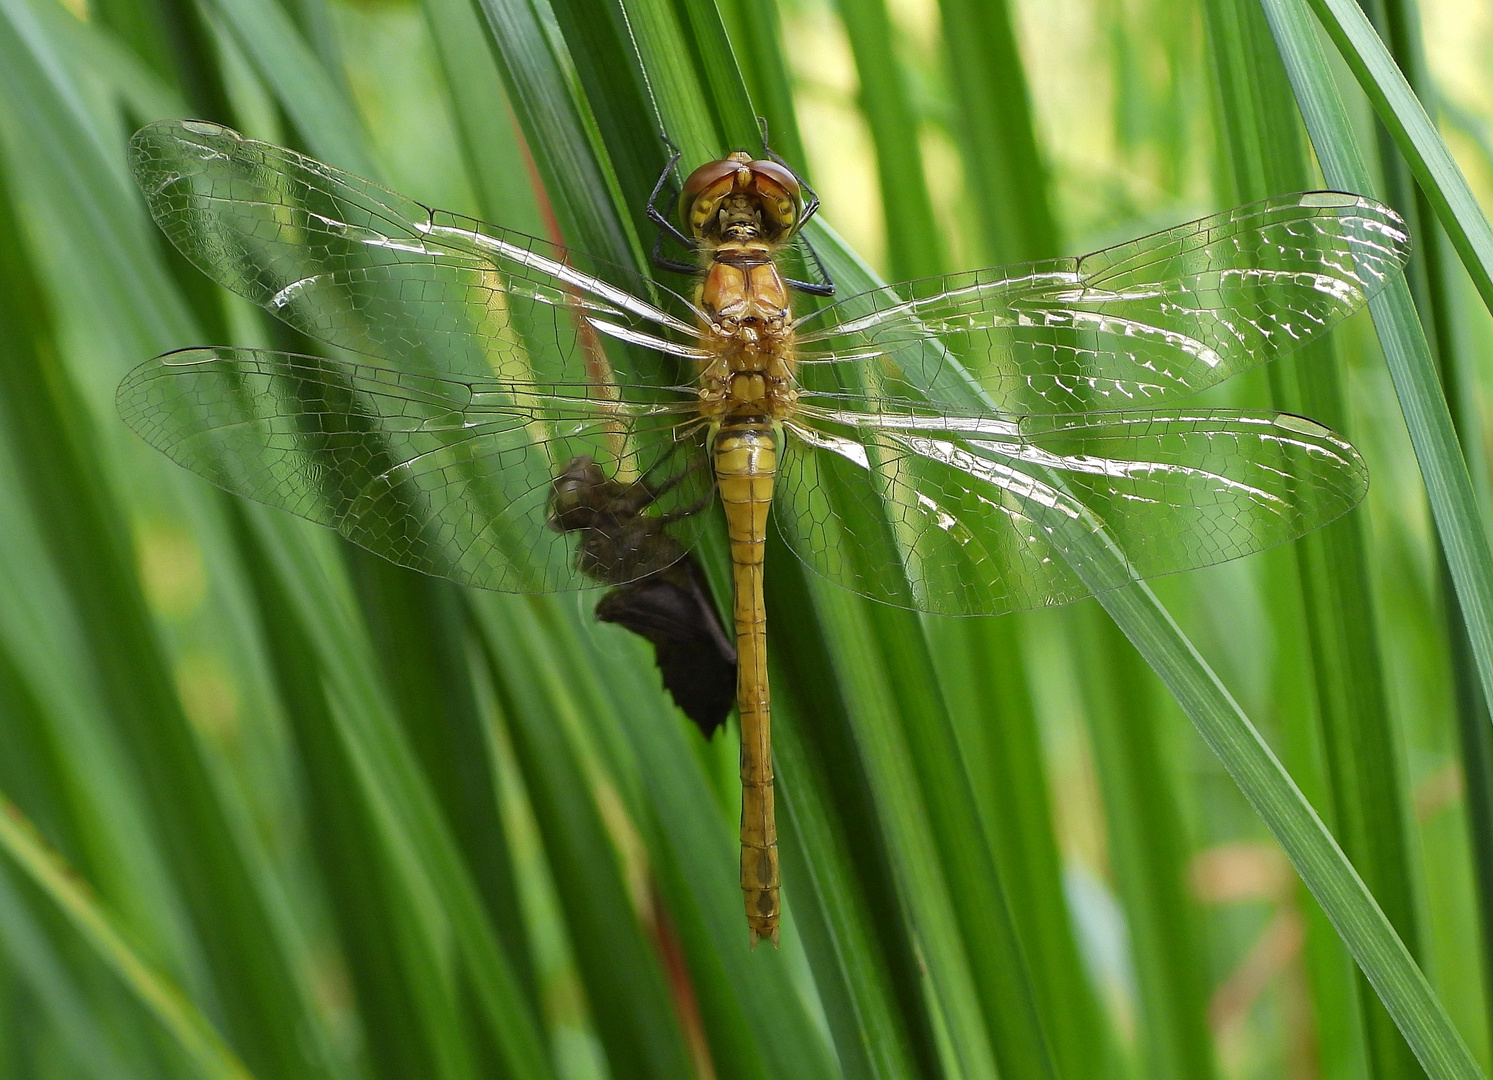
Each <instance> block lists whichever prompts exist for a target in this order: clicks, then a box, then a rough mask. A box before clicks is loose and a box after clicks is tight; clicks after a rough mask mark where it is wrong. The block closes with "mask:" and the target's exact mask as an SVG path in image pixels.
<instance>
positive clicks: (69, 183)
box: [0, 13, 322, 1077]
mask: <svg viewBox="0 0 1493 1080" xmlns="http://www.w3.org/2000/svg"><path fill="white" fill-rule="evenodd" d="M15 29H16V24H15V23H13V22H10V21H6V20H5V19H4V18H3V13H0V70H3V71H4V72H5V74H4V75H3V76H0V79H3V80H4V84H5V85H4V95H5V98H6V101H7V105H8V107H9V108H11V109H16V110H18V111H19V110H20V109H22V108H24V109H25V110H26V111H25V112H22V113H21V115H22V116H24V117H26V120H27V122H28V124H29V125H30V126H29V127H28V128H21V126H20V125H19V124H17V123H16V121H15V113H12V114H11V116H10V117H8V118H7V122H6V125H5V127H6V130H7V136H8V137H9V138H17V139H19V138H20V137H21V133H22V132H23V131H24V133H25V135H26V136H28V137H29V138H31V139H34V140H36V142H35V143H32V145H33V146H35V145H38V144H39V145H40V146H41V147H43V148H44V150H43V152H42V153H40V154H33V155H32V156H30V157H29V158H28V160H27V167H28V168H30V169H37V170H52V172H51V175H50V176H49V177H48V179H49V181H51V182H52V183H53V184H54V188H53V190H56V191H59V192H67V193H69V194H71V193H73V192H74V191H76V190H77V186H78V185H79V184H84V185H87V184H94V185H97V186H98V187H102V188H104V190H106V191H107V190H108V189H109V186H110V182H109V181H107V180H106V181H104V183H102V184H99V180H100V178H101V177H108V176H109V175H110V174H109V171H108V167H107V166H106V165H102V164H101V163H100V162H99V160H98V153H99V151H98V145H97V143H96V142H95V140H94V138H93V135H92V132H91V131H88V130H86V129H81V130H80V123H79V121H80V119H81V118H80V117H79V116H78V115H77V113H75V112H70V111H69V110H68V108H67V105H66V104H65V103H64V101H65V98H62V99H60V97H61V95H54V92H55V91H56V90H58V89H59V88H58V87H57V86H56V85H55V84H53V83H49V82H48V80H47V79H46V78H45V77H44V76H43V75H42V74H41V72H40V71H39V70H38V69H37V68H36V67H35V66H34V65H35V60H36V58H35V56H34V54H31V53H27V52H25V51H23V48H22V39H21V38H20V37H19V35H17V34H16V33H15V32H14V31H15ZM64 93H65V91H64ZM6 149H7V151H8V152H9V153H10V155H11V158H12V161H14V160H15V151H16V147H15V146H14V145H11V146H8V147H7V148H6ZM54 154H55V155H56V156H53V155H54ZM59 158H61V161H59ZM63 162H66V164H63ZM88 170H92V173H91V175H90V174H89V173H88ZM75 173H82V174H84V175H85V176H86V177H87V179H85V180H82V181H77V180H74V179H73V174H75ZM54 176H55V177H56V178H57V179H55V180H53V179H52V177H54ZM95 190H97V187H96V188H95ZM116 190H117V189H116ZM88 194H89V195H92V194H94V191H90V192H88ZM4 202H5V203H6V210H5V215H4V219H3V220H0V232H3V233H4V234H5V235H6V240H5V242H4V250H6V251H7V252H9V253H12V257H11V258H9V259H7V260H6V261H5V262H4V263H3V264H0V273H3V274H4V275H5V279H6V280H5V286H4V296H3V298H0V321H3V322H4V323H5V324H6V325H7V330H6V333H5V334H4V335H0V337H3V338H4V340H5V341H6V342H7V343H8V345H9V347H10V348H11V349H12V350H13V352H12V355H11V356H10V357H9V358H8V359H7V361H6V363H5V364H3V365H0V376H3V381H4V383H5V393H4V399H5V403H6V407H7V409H8V410H9V411H8V413H7V414H6V417H5V419H6V423H5V432H6V435H7V436H8V438H9V440H10V443H11V447H12V451H13V453H14V454H15V457H16V460H17V461H18V462H20V463H21V464H22V467H23V469H24V470H25V471H26V484H27V486H28V488H29V495H30V502H31V510H32V513H33V514H34V515H35V516H36V519H37V522H38V524H39V527H40V530H41V532H42V533H43V535H44V536H45V537H46V540H47V542H48V544H49V547H50V549H51V556H52V559H53V560H54V564H55V565H56V566H57V567H58V569H59V572H60V576H61V577H62V580H63V581H64V582H65V583H66V586H67V590H68V597H69V603H70V605H71V606H72V610H73V612H74V613H75V616H76V618H77V619H78V623H79V625H80V627H81V628H82V631H83V634H84V637H83V640H84V641H86V642H87V643H88V645H87V648H88V650H89V652H90V654H91V660H92V665H93V670H94V677H96V678H97V679H98V680H99V683H100V686H101V688H102V693H103V695H104V696H105V697H106V699H107V700H108V701H109V703H110V715H109V719H110V720H111V721H112V722H113V723H114V724H115V725H117V731H118V734H119V737H120V740H121V742H122V744H123V745H124V746H126V747H127V748H128V750H129V752H130V754H131V760H130V765H131V767H132V769H133V770H134V771H135V772H136V774H137V775H138V776H139V777H140V779H141V782H142V784H143V786H144V790H145V793H146V796H147V799H148V802H149V805H150V807H151V813H152V815H153V827H154V829H155V830H156V831H157V834H158V839H159V841H160V843H161V846H162V849H163V851H164V852H165V854H166V857H167V859H168V861H169V864H170V867H171V875H172V879H173V885H174V887H175V889H177V890H179V893H180V896H181V898H182V900H183V902H184V903H185V905H186V906H187V909H188V911H189V912H190V917H191V921H192V924H193V928H194V929H195V931H196V935H197V942H198V943H199V945H200V947H201V948H202V950H203V953H204V955H205V956H206V957H207V959H208V962H209V965H210V971H211V973H212V975H211V985H213V987H214V992H215V993H216V994H217V995H218V996H219V1000H220V1001H221V1002H222V1004H223V1007H224V1012H225V1020H226V1022H225V1024H224V1026H225V1029H226V1030H227V1032H228V1037H229V1038H230V1039H232V1040H234V1042H235V1044H236V1045H237V1046H238V1048H239V1050H240V1052H242V1053H243V1054H244V1055H245V1057H246V1058H247V1059H248V1060H249V1061H250V1062H251V1064H252V1065H253V1066H254V1067H255V1068H257V1069H259V1070H261V1071H264V1070H266V1069H268V1070H272V1071H277V1072H278V1073H280V1074H281V1075H284V1076H287V1077H293V1076H317V1075H321V1074H322V1069H321V1068H320V1066H319V1064H317V1063H316V1062H315V1061H314V1059H313V1057H312V1056H311V1055H310V1054H308V1053H307V1049H308V1048H307V1044H306V1042H303V1038H304V1037H306V1036H309V1037H310V1038H311V1039H313V1040H314V1039H315V1038H317V1037H318V1036H319V1035H320V1034H321V1032H320V1031H319V1029H318V1028H317V1026H316V1025H315V1024H314V1023H309V1024H308V1023H307V1020H306V1017H307V1013H308V1011H309V1010H308V1005H309V1003H308V1001H307V997H306V988H305V987H304V985H303V984H302V983H301V982H300V980H299V979H298V977H297V973H296V972H295V970H294V966H293V962H292V960H291V957H290V955H289V948H290V943H289V942H288V941H287V940H286V939H285V937H284V936H283V934H282V932H281V931H282V929H283V927H282V926H281V925H279V924H277V918H276V914H275V912H274V911H273V905H274V902H275V901H274V892H275V886H274V883H273V881H272V879H271V875H270V873H269V870H268V867H267V866H266V865H265V864H264V862H263V861H262V860H261V858H260V857H259V854H258V852H257V851H256V850H255V848H254V846H253V845H252V844H247V843H245V842H244V840H243V838H242V837H241V836H240V835H239V834H238V833H237V832H236V826H237V822H236V820H235V810H234V809H233V808H232V806H231V805H230V802H229V799H228V797H226V796H225V794H224V793H223V792H221V791H220V789H219V788H218V786H217V784H216V780H215V777H214V776H213V773H212V770H211V768H210V766H209V763H208V761H207V760H206V759H205V756H204V754H203V749H202V747H201V745H200V744H199V742H198V737H197V734H196V732H194V731H193V729H192V727H191V726H190V725H189V722H188V719H187V717H186V715H185V713H184V711H183V710H182V707H181V704H180V701H179V700H178V697H177V693H176V688H175V686H174V685H173V679H172V676H171V672H170V667H169V665H168V662H167V658H166V656H165V655H164V652H163V650H162V648H161V645H160V642H159V639H158V637H157V634H156V628H155V626H154V625H153V623H152V620H151V616H150V614H149V612H148V610H147V608H146V604H145V599H144V596H143V594H142V592H141V587H140V583H139V580H138V578H137V576H136V573H135V569H134V566H133V558H132V552H131V550H130V545H129V541H128V539H127V538H128V535H129V530H128V526H127V524H126V522H125V519H124V518H123V514H122V511H121V507H120V505H119V503H118V502H117V500H116V495H115V493H114V492H113V491H112V490H110V488H109V486H108V480H107V477H108V476H109V472H108V468H107V466H106V463H105V459H104V457H103V456H102V454H101V451H100V446H99V438H98V435H97V433H96V432H95V431H94V430H93V428H92V421H91V418H90V417H89V416H88V414H87V413H86V411H85V409H84V407H83V405H82V402H81V400H80V398H79V396H78V390H77V388H76V387H75V386H74V385H73V384H72V383H71V373H70V372H68V371H67V370H66V369H64V368H62V367H61V366H60V365H58V364H56V363H48V364H43V363H41V361H40V357H41V356H43V355H48V354H50V353H51V350H52V349H53V348H54V346H53V344H52V342H51V331H50V329H49V328H48V326H47V325H46V318H47V316H46V312H47V308H48V303H47V301H45V300H44V299H43V298H42V295H41V292H40V287H39V285H38V283H36V282H35V280H34V279H31V278H30V271H29V269H28V268H27V267H26V266H24V265H23V263H22V261H21V259H20V258H19V257H18V256H19V254H20V253H22V252H24V251H25V247H24V246H23V245H24V244H25V241H24V240H23V239H22V237H21V235H20V234H19V230H18V228H17V226H16V224H15V223H14V222H13V221H12V220H11V219H10V216H9V200H8V199H6V200H4ZM81 224H82V223H81V222H80V227H81ZM90 224H92V223H91V222H90ZM94 243H102V244H104V245H105V246H106V249H108V246H109V245H112V250H110V254H114V255H118V254H120V253H121V252H122V250H125V249H126V248H127V244H128V241H127V240H126V239H125V238H124V237H122V236H121V235H120V230H119V229H118V228H117V226H116V223H114V222H110V223H109V224H108V225H106V226H105V227H104V228H103V229H102V230H101V231H100V235H97V236H90V237H88V238H87V240H86V241H84V244H83V247H84V249H86V248H87V247H88V246H89V245H91V244H94ZM128 276H129V275H128V274H126V273H121V274H120V277H121V278H122V279H123V278H127V277H128ZM43 448H45V449H43Z"/></svg>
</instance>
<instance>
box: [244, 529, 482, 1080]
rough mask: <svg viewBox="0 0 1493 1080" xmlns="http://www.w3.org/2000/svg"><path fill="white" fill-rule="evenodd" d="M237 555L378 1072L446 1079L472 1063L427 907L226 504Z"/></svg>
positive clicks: (284, 602)
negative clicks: (404, 873) (389, 843)
mask: <svg viewBox="0 0 1493 1080" xmlns="http://www.w3.org/2000/svg"><path fill="white" fill-rule="evenodd" d="M229 514H230V516H231V518H232V520H233V522H234V524H235V529H234V533H235V538H236V540H237V541H238V546H239V551H240V558H241V559H242V561H243V569H244V572H245V576H246V578H247V579H248V581H249V582H250V583H251V587H252V589H253V600H254V604H255V608H256V613H257V614H258V617H259V622H260V625H261V628H262V629H263V632H264V638H265V649H266V652H267V653H268V656H269V661H270V669H271V673H272V677H273V678H274V680H275V683H276V690H277V691H278V694H279V697H280V700H281V702H282V703H283V707H284V708H285V710H286V713H287V715H288V717H289V720H290V729H291V735H292V739H293V742H294V746H295V749H296V752H297V753H298V755H299V759H300V765H301V768H302V770H303V771H304V774H305V777H306V785H305V786H306V798H307V809H308V811H309V813H310V816H311V820H313V821H315V822H316V824H317V827H316V829H315V831H314V832H313V834H312V837H311V841H312V845H313V850H314V852H315V855H316V858H317V862H318V864H319V868H320V871H321V884H322V887H323V888H324V889H325V890H326V896H327V902H328V906H329V908H330V909H331V914H332V916H333V921H334V924H335V927H336V934H337V939H338V943H339V944H340V945H341V946H342V953H343V956H344V957H345V959H346V963H347V967H348V977H349V980H350V982H351V989H352V994H353V999H354V1004H355V1007H356V1009H357V1015H358V1019H359V1021H360V1023H361V1028H362V1032H363V1038H364V1040H365V1045H366V1054H365V1058H366V1068H367V1069H368V1071H369V1072H370V1073H371V1074H373V1075H375V1076H379V1077H386V1078H388V1080H397V1078H398V1077H403V1076H440V1077H453V1076H460V1075H463V1070H464V1069H465V1070H466V1071H468V1072H469V1071H470V1068H471V1056H472V1051H471V1047H470V1045H469V1040H468V1037H467V1033H466V1031H465V1030H464V1027H463V1025H462V1019H463V1017H462V1010H461V1008H460V1007H459V1006H460V1000H459V998H458V997H457V995H456V992H455V991H456V986H455V983H456V980H455V979H453V978H451V976H450V972H449V965H447V964H446V963H444V962H442V960H441V953H442V951H443V950H442V943H441V933H442V931H443V929H444V927H443V926H442V925H441V924H440V922H439V921H438V920H432V919H430V918H428V917H425V916H426V914H427V913H426V912H423V911H422V910H421V908H420V905H419V904H418V903H417V902H415V901H414V900H413V898H412V897H411V895H410V894H411V892H413V890H412V889H411V888H409V887H408V886H407V885H406V884H405V882H404V881H402V880H401V876H400V873H399V863H398V859H397V858H393V857H391V856H390V855H389V854H388V853H387V851H386V849H385V844H384V838H383V836H382V835H381V833H380V828H379V821H378V817H379V815H378V813H377V811H376V809H375V808H374V807H373V806H372V805H371V803H370V800H369V795H368V790H367V788H366V787H365V786H364V785H363V784H362V783H360V780H359V776H358V770H357V765H356V762H355V761H354V760H353V758H352V756H351V754H350V753H349V750H348V747H347V746H346V744H345V743H344V741H343V740H342V738H341V736H340V734H339V732H338V729H337V721H336V717H335V715H334V703H333V701H331V700H330V699H329V697H328V694H327V692H326V689H325V687H324V683H323V679H324V676H325V674H326V672H325V671H324V667H323V663H322V661H321V658H320V657H319V655H318V651H317V648H316V644H315V641H314V639H313V638H312V636H311V634H310V633H309V632H308V630H307V628H306V626H305V625H304V623H303V622H302V619H301V616H300V613H299V612H298V611H297V610H296V609H295V606H294V604H293V603H292V602H291V600H290V597H289V595H288V594H287V590H288V589H293V588H294V585H293V584H292V583H291V582H290V581H288V580H285V579H282V575H281V574H280V572H279V570H278V569H277V567H276V566H275V564H274V562H273V560H272V559H271V557H270V555H269V553H268V552H267V551H266V550H265V548H264V546H263V545H262V544H261V543H260V541H259V538H258V536H257V535H256V533H255V530H254V529H253V527H252V526H251V525H250V523H249V521H248V516H247V514H246V513H245V512H244V509H243V507H242V506H240V505H239V504H237V503H232V504H231V505H230V507H229Z"/></svg>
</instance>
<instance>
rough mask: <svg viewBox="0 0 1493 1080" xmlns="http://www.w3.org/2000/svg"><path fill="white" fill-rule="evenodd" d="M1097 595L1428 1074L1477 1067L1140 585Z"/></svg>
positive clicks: (1245, 728) (1442, 1079) (1256, 743)
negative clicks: (1261, 825) (1271, 839)
mask: <svg viewBox="0 0 1493 1080" xmlns="http://www.w3.org/2000/svg"><path fill="white" fill-rule="evenodd" d="M1099 602H1100V603H1102V604H1103V605H1104V608H1105V610H1106V611H1108V612H1109V613H1110V616H1111V617H1112V618H1114V620H1115V622H1116V623H1117V624H1118V625H1119V627H1120V629H1121V630H1123V631H1124V632H1125V636H1126V637H1128V638H1129V639H1130V641H1131V644H1133V645H1134V646H1135V647H1136V649H1137V650H1139V651H1140V654H1141V655H1142V656H1144V657H1145V658H1146V662H1147V663H1148V664H1150V665H1151V668H1152V670H1154V671H1155V672H1156V673H1157V674H1158V675H1159V676H1161V680H1162V682H1164V683H1166V686H1167V689H1168V690H1170V691H1171V693H1172V696H1173V697H1175V698H1176V699H1177V703H1178V704H1179V705H1181V706H1182V709H1183V711H1184V712H1186V713H1187V716H1188V718H1189V719H1190V720H1192V722H1193V724H1194V726H1195V727H1197V729H1198V733H1199V734H1201V735H1202V736H1203V740H1204V741H1205V742H1206V743H1207V744H1208V746H1209V748H1210V749H1212V751H1213V752H1214V753H1215V754H1216V755H1217V756H1218V759H1219V760H1220V761H1221V762H1222V763H1223V766H1224V768H1225V769H1227V770H1228V773H1229V775H1230V776H1231V777H1233V779H1234V782H1235V783H1236V784H1238V785H1239V790H1240V791H1241V792H1243V794H1244V797H1245V798H1246V799H1248V800H1249V803H1250V805H1251V806H1253V807H1254V809H1255V812H1256V813H1258V814H1259V815H1260V817H1261V819H1262V820H1263V821H1264V822H1265V825H1266V827H1268V828H1269V829H1270V832H1271V833H1272V834H1273V835H1274V836H1275V839H1276V840H1277V841H1278V842H1279V843H1280V845H1281V847H1282V848H1284V849H1285V852H1286V855H1287V856H1288V857H1289V858H1290V860H1291V863H1292V865H1294V866H1295V867H1296V872H1297V873H1298V874H1300V875H1301V879H1302V881H1304V882H1305V883H1306V886H1307V888H1308V889H1310V890H1311V892H1312V895H1313V896H1315V897H1316V898H1317V902H1318V903H1319V904H1321V905H1322V910H1323V911H1324V912H1326V914H1327V917H1328V919H1329V920H1331V922H1332V925H1333V927H1334V928H1335V929H1336V930H1337V932H1338V934H1339V936H1340V937H1341V938H1342V939H1343V943H1344V944H1345V945H1347V947H1348V951H1349V953H1351V954H1352V956H1353V958H1354V960H1356V961H1357V962H1358V965H1359V967H1360V968H1361V969H1362V970H1363V972H1364V974H1365V975H1367V976H1368V979H1369V981H1370V982H1371V983H1372V984H1373V986H1374V989H1375V991H1377V992H1378V994H1379V997H1380V999H1381V1000H1382V1001H1383V1002H1384V1004H1385V1007H1386V1008H1388V1009H1389V1013H1390V1015H1391V1016H1393V1017H1394V1019H1395V1023H1396V1024H1397V1025H1399V1028H1400V1030H1401V1031H1402V1032H1403V1033H1404V1035H1405V1038H1406V1041H1407V1042H1409V1043H1410V1046H1411V1049H1413V1050H1414V1051H1415V1055H1416V1058H1417V1059H1418V1060H1419V1061H1420V1063H1421V1066H1422V1067H1423V1068H1424V1069H1425V1070H1426V1073H1427V1075H1428V1076H1430V1077H1431V1080H1452V1078H1456V1080H1479V1078H1481V1077H1482V1073H1481V1072H1480V1071H1479V1070H1478V1067H1477V1065H1476V1063H1475V1062H1474V1061H1473V1060H1472V1057H1471V1055H1470V1054H1469V1053H1468V1051H1467V1047H1466V1045H1465V1044H1464V1043H1463V1042H1462V1039H1461V1036H1460V1035H1458V1034H1457V1031H1456V1029H1455V1028H1454V1027H1452V1024H1451V1021H1450V1020H1449V1019H1448V1018H1447V1015H1446V1011H1445V1010H1444V1009H1443V1008H1442V1006H1441V1002H1440V1001H1438V1000H1437V998H1436V995H1435V994H1434V993H1433V992H1432V990H1431V987H1430V984H1428V983H1427V982H1426V978H1425V976H1424V975H1423V974H1422V973H1421V971H1420V969H1419V968H1418V967H1416V965H1415V960H1414V958H1413V957H1411V955H1410V953H1409V951H1408V950H1407V949H1406V948H1405V945H1404V943H1403V942H1402V941H1400V939H1399V937H1398V936H1397V935H1396V934H1395V932H1394V927H1393V926H1391V925H1390V922H1389V920H1388V919H1387V918H1385V916H1384V912H1383V911H1382V910H1380V908H1379V905H1378V904H1377V903H1376V902H1375V901H1374V898H1373V896H1372V894H1370V893H1369V891H1368V889H1367V888H1366V887H1365V886H1364V883H1363V879H1362V878H1360V877H1359V876H1358V873H1357V872H1356V871H1355V870H1354V869H1353V865H1352V864H1351V863H1350V862H1349V861H1348V859H1347V857H1346V856H1345V855H1344V854H1343V851H1342V848H1340V847H1339V846H1338V844H1337V841H1336V840H1335V839H1334V838H1333V836H1332V834H1331V833H1330V832H1328V830H1327V827H1326V826H1325V825H1323V823H1322V819H1321V818H1320V817H1318V816H1317V813H1316V811H1315V810H1314V809H1313V808H1312V806H1311V803H1310V802H1308V801H1307V799H1306V796H1304V795H1303V794H1302V793H1301V789H1300V788H1298V787H1297V786H1296V784H1295V782H1294V781H1293V780H1292V779H1291V777H1290V775H1289V774H1287V772H1286V771H1285V769H1284V768H1283V767H1282V766H1281V764H1280V762H1279V760H1277V759H1276V757H1275V754H1274V753H1273V752H1272V751H1271V749H1270V747H1269V746H1268V745H1266V743H1265V740H1264V739H1263V738H1261V737H1260V734H1259V732H1258V731H1256V730H1255V727H1254V725H1253V724H1251V723H1250V720H1249V717H1247V716H1246V715H1245V714H1244V712H1243V710H1241V709H1240V708H1239V706H1238V704H1237V703H1236V702H1235V701H1234V699H1233V696H1232V695H1231V694H1230V693H1229V692H1228V690H1227V689H1226V688H1225V687H1224V685H1223V684H1222V683H1221V682H1220V681H1219V680H1218V677H1217V676H1216V675H1215V674H1214V673H1213V672H1212V670H1210V669H1209V667H1208V665H1207V663H1206V662H1205V661H1204V660H1203V658H1202V657H1201V656H1200V655H1199V654H1198V653H1197V651H1196V650H1195V649H1194V648H1193V647H1192V644H1191V643H1190V642H1189V641H1188V640H1187V638H1186V637H1185V636H1184V635H1183V634H1182V632H1181V630H1180V629H1179V628H1178V627H1177V625H1176V623H1175V622H1173V620H1172V618H1171V616H1170V615H1168V614H1167V612H1166V610H1165V609H1164V608H1163V607H1162V606H1161V604H1160V602H1159V601H1157V599H1156V597H1155V595H1154V594H1153V593H1152V592H1151V590H1150V588H1149V587H1147V586H1146V585H1144V584H1136V585H1129V586H1125V587H1123V588H1119V589H1113V590H1110V591H1109V592H1106V593H1102V594H1100V596H1099Z"/></svg>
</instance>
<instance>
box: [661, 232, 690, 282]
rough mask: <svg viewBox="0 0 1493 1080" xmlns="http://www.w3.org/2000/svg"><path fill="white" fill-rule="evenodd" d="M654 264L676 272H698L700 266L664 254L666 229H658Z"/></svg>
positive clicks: (662, 268)
mask: <svg viewBox="0 0 1493 1080" xmlns="http://www.w3.org/2000/svg"><path fill="white" fill-rule="evenodd" d="M653 265H654V266H656V267H658V268H659V269H660V270H672V271H674V272H675V273H676V274H698V273H699V272H700V268H699V267H698V266H696V265H695V264H694V263H687V262H681V261H680V260H678V259H671V258H669V257H668V256H666V255H665V254H664V231H663V230H662V229H660V230H658V235H657V236H655V237H654V238H653Z"/></svg>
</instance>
